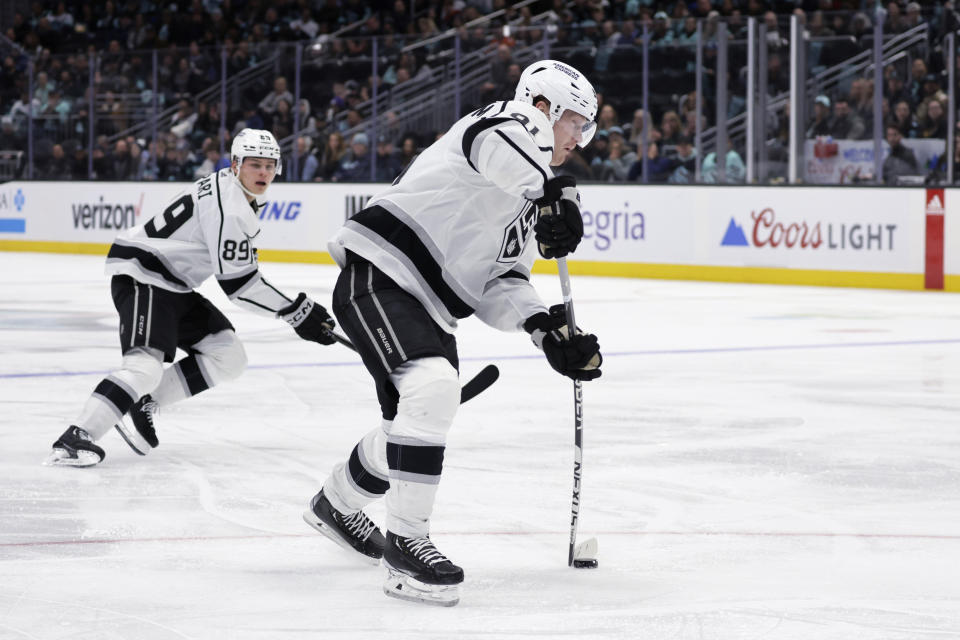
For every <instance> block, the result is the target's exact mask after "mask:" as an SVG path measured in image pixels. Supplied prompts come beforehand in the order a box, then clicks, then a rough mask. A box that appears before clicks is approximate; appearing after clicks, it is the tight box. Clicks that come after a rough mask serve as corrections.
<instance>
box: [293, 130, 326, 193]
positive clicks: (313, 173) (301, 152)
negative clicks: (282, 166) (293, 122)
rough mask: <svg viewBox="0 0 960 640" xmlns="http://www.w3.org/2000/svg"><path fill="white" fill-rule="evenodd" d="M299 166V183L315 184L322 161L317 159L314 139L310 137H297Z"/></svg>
mask: <svg viewBox="0 0 960 640" xmlns="http://www.w3.org/2000/svg"><path fill="white" fill-rule="evenodd" d="M297 164H298V166H299V168H300V175H299V176H297V177H296V179H297V181H299V182H314V180H315V178H317V173H318V171H319V170H320V159H319V158H317V152H316V149H314V148H313V139H312V138H311V137H310V136H298V137H297ZM290 166H291V167H292V166H293V165H292V164H291V165H290Z"/></svg>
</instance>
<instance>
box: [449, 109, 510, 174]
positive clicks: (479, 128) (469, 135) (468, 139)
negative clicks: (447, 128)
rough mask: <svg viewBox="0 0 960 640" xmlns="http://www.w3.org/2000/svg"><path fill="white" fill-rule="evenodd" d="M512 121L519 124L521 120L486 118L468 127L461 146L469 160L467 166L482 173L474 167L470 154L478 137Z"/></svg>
mask: <svg viewBox="0 0 960 640" xmlns="http://www.w3.org/2000/svg"><path fill="white" fill-rule="evenodd" d="M511 120H516V121H517V122H519V120H517V119H516V118H509V117H503V118H484V119H483V120H479V121H477V122H474V123H473V124H472V125H470V126H469V127H467V130H466V131H464V132H463V141H462V142H461V144H460V146H461V148H462V149H463V157H464V158H466V159H467V164H469V165H470V167H471V168H472V169H473V170H474V171H476V172H477V173H480V170H479V169H477V167H476V166H474V164H473V162H472V161H471V160H470V153H471V152H472V151H473V143H474V142H475V141H476V139H477V136H478V135H480V134H481V133H483V132H484V131H486V130H487V129H489V128H490V127H495V126H497V125H498V124H503V123H504V122H510V121H511Z"/></svg>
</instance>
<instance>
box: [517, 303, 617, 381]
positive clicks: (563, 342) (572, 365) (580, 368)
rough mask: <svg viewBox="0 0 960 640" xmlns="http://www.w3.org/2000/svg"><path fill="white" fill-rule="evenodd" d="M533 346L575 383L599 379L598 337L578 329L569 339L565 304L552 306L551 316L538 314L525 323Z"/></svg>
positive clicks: (600, 360)
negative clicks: (575, 381) (576, 381)
mask: <svg viewBox="0 0 960 640" xmlns="http://www.w3.org/2000/svg"><path fill="white" fill-rule="evenodd" d="M523 328H524V329H525V330H526V331H527V333H529V334H530V338H531V339H532V340H533V344H535V345H537V346H538V347H539V348H540V349H542V350H543V353H544V355H545V356H547V362H549V363H550V366H551V367H553V368H554V369H556V370H557V371H559V372H560V373H562V374H563V375H565V376H567V377H568V378H573V379H574V380H593V379H595V378H599V377H600V373H601V372H600V365H601V364H603V356H602V355H600V344H599V343H598V342H597V336H595V335H593V334H592V333H583V332H582V331H581V330H580V327H577V332H576V335H574V336H573V338H572V339H571V338H569V337H568V335H567V334H568V331H567V318H566V313H565V311H564V308H563V305H562V304H557V305H554V306H552V307H550V313H549V314H547V313H543V312H541V313H537V314H534V315H532V316H530V317H529V318H527V320H526V322H524V323H523Z"/></svg>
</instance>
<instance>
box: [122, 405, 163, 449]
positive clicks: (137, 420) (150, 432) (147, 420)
mask: <svg viewBox="0 0 960 640" xmlns="http://www.w3.org/2000/svg"><path fill="white" fill-rule="evenodd" d="M156 414H157V403H156V402H154V400H153V398H152V397H151V396H150V394H149V393H148V394H147V395H145V396H143V397H142V398H140V400H139V401H138V402H137V403H136V404H135V405H133V406H132V407H130V411H129V412H127V416H129V418H130V423H132V426H131V424H128V423H127V416H124V417H123V419H121V420H120V422H119V423H117V424H116V425H114V426H115V427H116V429H117V432H118V433H119V434H120V435H121V436H122V437H123V439H124V440H125V441H126V443H127V444H128V445H130V448H131V449H133V450H134V451H136V452H137V453H138V454H140V455H141V456H145V455H147V453H148V452H149V451H150V449H153V448H154V447H156V446H157V445H158V444H160V441H159V440H157V430H156V424H155V422H154V421H155V416H156Z"/></svg>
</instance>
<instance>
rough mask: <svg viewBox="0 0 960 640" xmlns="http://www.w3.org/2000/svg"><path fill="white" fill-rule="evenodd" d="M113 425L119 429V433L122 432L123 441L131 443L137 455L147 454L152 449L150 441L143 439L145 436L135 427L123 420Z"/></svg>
mask: <svg viewBox="0 0 960 640" xmlns="http://www.w3.org/2000/svg"><path fill="white" fill-rule="evenodd" d="M113 426H114V428H115V429H116V430H117V433H119V434H120V437H121V438H123V441H124V442H126V443H127V444H128V445H130V448H131V449H133V450H134V452H135V453H136V454H137V455H141V456H145V455H147V452H149V451H150V449H151V447H150V443H149V442H147V441H146V440H144V439H143V436H141V435H140V432H139V431H137V430H136V428H135V427H130V426H129V425H127V423H125V422H123V421H120V422H118V423H117V424H115V425H113Z"/></svg>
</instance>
